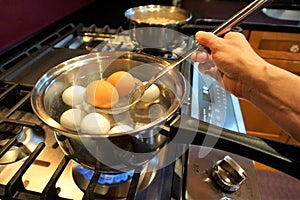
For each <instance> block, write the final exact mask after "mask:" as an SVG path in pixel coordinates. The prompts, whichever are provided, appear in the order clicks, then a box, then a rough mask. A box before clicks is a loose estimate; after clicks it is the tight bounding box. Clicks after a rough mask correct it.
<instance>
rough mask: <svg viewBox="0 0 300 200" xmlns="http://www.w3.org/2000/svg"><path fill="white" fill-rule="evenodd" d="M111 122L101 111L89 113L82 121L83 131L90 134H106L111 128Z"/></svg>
mask: <svg viewBox="0 0 300 200" xmlns="http://www.w3.org/2000/svg"><path fill="white" fill-rule="evenodd" d="M110 126H111V125H110V122H109V120H108V119H107V118H106V117H104V116H103V115H102V114H100V113H89V114H87V115H86V116H85V117H84V118H83V119H82V121H81V125H80V128H81V131H82V132H84V133H90V134H106V133H108V131H109V130H110Z"/></svg>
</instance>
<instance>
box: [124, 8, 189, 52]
mask: <svg viewBox="0 0 300 200" xmlns="http://www.w3.org/2000/svg"><path fill="white" fill-rule="evenodd" d="M124 15H125V17H126V18H127V20H128V22H129V27H130V29H131V38H132V41H133V42H134V43H135V44H136V45H137V46H139V48H143V49H145V48H156V49H166V48H169V49H174V48H177V47H179V46H180V45H182V37H178V33H176V31H177V30H178V29H180V28H181V27H182V26H183V25H185V24H187V23H188V22H189V21H190V20H191V18H192V14H191V13H190V12H188V11H187V10H185V9H182V8H178V7H175V6H163V5H145V6H138V7H134V8H130V9H128V10H126V11H125V13H124ZM174 30H175V31H174Z"/></svg>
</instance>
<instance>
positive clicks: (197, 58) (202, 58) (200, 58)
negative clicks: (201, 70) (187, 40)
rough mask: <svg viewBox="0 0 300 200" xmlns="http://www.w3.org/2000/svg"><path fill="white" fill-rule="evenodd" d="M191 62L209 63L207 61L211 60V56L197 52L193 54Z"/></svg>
mask: <svg viewBox="0 0 300 200" xmlns="http://www.w3.org/2000/svg"><path fill="white" fill-rule="evenodd" d="M191 60H192V61H193V62H200V63H205V62H207V60H209V55H208V53H207V52H201V51H197V52H195V53H193V54H192V56H191Z"/></svg>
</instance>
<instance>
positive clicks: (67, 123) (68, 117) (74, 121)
mask: <svg viewBox="0 0 300 200" xmlns="http://www.w3.org/2000/svg"><path fill="white" fill-rule="evenodd" d="M85 115H86V113H85V112H84V111H82V110H80V109H77V108H71V109H69V110H66V111H65V112H64V113H63V114H62V115H61V116H60V124H61V125H62V126H63V127H65V128H68V129H71V130H74V131H75V130H77V129H79V128H80V124H81V120H82V119H83V118H84V116H85Z"/></svg>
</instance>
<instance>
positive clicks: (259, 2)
mask: <svg viewBox="0 0 300 200" xmlns="http://www.w3.org/2000/svg"><path fill="white" fill-rule="evenodd" d="M272 2H273V0H255V1H253V2H251V3H250V4H249V5H247V6H246V7H244V8H243V9H242V10H240V11H239V12H237V13H236V14H234V15H233V16H232V17H230V18H229V19H227V20H226V21H224V22H223V23H222V24H221V25H219V26H218V27H217V28H215V29H214V30H213V31H212V33H214V34H215V35H217V36H219V37H222V36H224V35H225V34H226V33H228V32H229V31H231V30H232V29H233V28H234V27H236V26H238V25H239V24H241V23H242V22H244V21H246V20H247V19H249V17H251V16H252V15H254V14H255V13H257V12H258V11H260V10H261V9H262V8H264V7H266V6H268V5H270V4H271V3H272Z"/></svg>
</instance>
